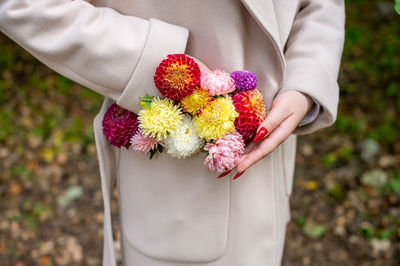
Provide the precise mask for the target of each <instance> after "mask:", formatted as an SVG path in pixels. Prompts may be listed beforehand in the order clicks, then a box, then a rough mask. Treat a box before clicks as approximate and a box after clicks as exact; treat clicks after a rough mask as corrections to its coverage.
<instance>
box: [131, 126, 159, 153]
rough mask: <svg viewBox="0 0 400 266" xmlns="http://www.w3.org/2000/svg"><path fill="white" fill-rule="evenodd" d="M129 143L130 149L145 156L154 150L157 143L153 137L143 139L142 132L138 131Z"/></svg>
mask: <svg viewBox="0 0 400 266" xmlns="http://www.w3.org/2000/svg"><path fill="white" fill-rule="evenodd" d="M130 143H131V148H132V149H134V150H135V151H137V152H140V153H143V154H146V153H148V152H150V151H151V150H152V149H155V148H156V147H157V144H158V143H159V142H158V141H157V140H156V139H155V138H153V137H145V136H144V135H143V133H142V131H141V130H140V129H138V131H137V132H136V134H135V135H133V136H132V138H131V140H130Z"/></svg>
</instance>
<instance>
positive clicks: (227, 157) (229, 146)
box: [204, 131, 244, 173]
mask: <svg viewBox="0 0 400 266" xmlns="http://www.w3.org/2000/svg"><path fill="white" fill-rule="evenodd" d="M204 150H206V151H208V156H207V157H206V159H205V160H204V165H206V166H207V167H208V169H209V170H210V171H213V172H214V171H217V172H220V173H223V172H225V171H228V170H231V169H232V168H233V167H235V165H236V163H237V162H238V161H239V159H240V156H242V154H243V152H244V142H243V138H242V135H240V134H239V133H238V132H236V131H235V132H231V133H228V134H225V135H224V136H223V137H222V138H220V139H217V140H216V141H215V142H214V143H207V144H206V146H205V147H204Z"/></svg>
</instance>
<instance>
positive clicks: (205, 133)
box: [193, 96, 239, 141]
mask: <svg viewBox="0 0 400 266" xmlns="http://www.w3.org/2000/svg"><path fill="white" fill-rule="evenodd" d="M238 115H239V114H238V113H237V112H236V111H235V107H234V106H233V104H232V98H231V97H230V96H228V97H217V98H216V99H215V100H214V101H212V102H211V103H210V104H208V105H207V106H206V107H205V108H204V109H203V110H202V112H201V114H199V115H198V116H196V117H195V118H194V120H193V121H194V126H195V128H196V132H197V134H198V135H199V136H200V137H202V138H204V139H206V140H207V141H210V140H211V139H218V138H220V137H222V136H223V135H225V134H226V133H228V132H232V131H234V130H235V125H234V123H233V122H234V121H235V118H236V117H237V116H238Z"/></svg>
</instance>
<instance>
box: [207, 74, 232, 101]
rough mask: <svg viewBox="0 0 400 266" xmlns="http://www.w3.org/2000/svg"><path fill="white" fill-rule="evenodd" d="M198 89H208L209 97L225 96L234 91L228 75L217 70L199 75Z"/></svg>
mask: <svg viewBox="0 0 400 266" xmlns="http://www.w3.org/2000/svg"><path fill="white" fill-rule="evenodd" d="M200 87H202V88H204V89H208V94H209V95H210V96H216V95H226V94H227V93H230V92H233V91H234V90H235V89H236V88H235V81H234V80H233V79H232V78H231V76H230V75H229V73H227V72H225V71H223V70H219V69H216V70H214V71H211V72H203V73H201V80H200Z"/></svg>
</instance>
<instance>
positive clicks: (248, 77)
mask: <svg viewBox="0 0 400 266" xmlns="http://www.w3.org/2000/svg"><path fill="white" fill-rule="evenodd" d="M231 77H232V78H233V80H234V81H235V86H236V91H238V92H242V91H247V90H253V89H255V88H256V87H257V77H256V75H255V74H254V73H253V72H250V71H235V72H232V74H231Z"/></svg>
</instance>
